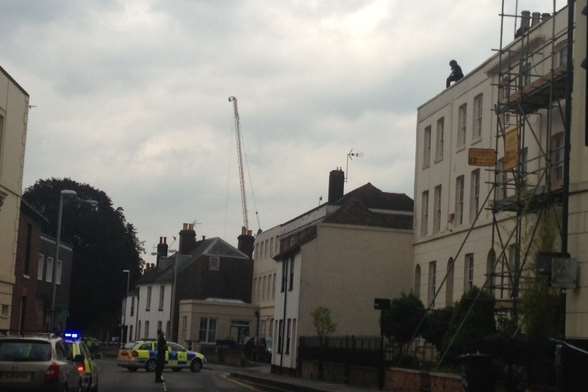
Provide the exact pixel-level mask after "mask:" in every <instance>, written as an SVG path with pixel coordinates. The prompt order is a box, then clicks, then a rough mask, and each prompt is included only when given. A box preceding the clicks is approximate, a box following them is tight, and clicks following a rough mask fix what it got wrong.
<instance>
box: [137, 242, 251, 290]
mask: <svg viewBox="0 0 588 392" xmlns="http://www.w3.org/2000/svg"><path fill="white" fill-rule="evenodd" d="M202 255H218V256H221V257H227V258H234V259H244V260H249V258H248V257H247V255H246V254H244V253H243V252H241V251H240V250H238V249H236V248H235V247H234V246H232V245H231V244H229V243H227V242H226V241H224V240H223V239H222V238H219V237H212V238H207V239H205V240H201V241H197V242H196V247H195V248H194V249H193V250H192V253H191V254H190V255H185V256H184V257H180V258H179V260H178V270H177V273H181V272H182V271H183V270H184V269H186V268H187V267H188V266H189V265H190V264H192V263H193V262H194V261H196V260H198V259H199V258H200V256H202ZM175 262H176V255H175V253H174V254H173V255H170V256H168V257H166V258H165V259H164V260H163V263H162V261H161V260H160V262H159V263H160V267H156V268H153V269H151V270H146V271H145V272H144V273H143V276H142V277H141V278H140V279H139V281H138V282H137V284H138V285H141V284H149V283H166V282H172V281H173V278H174V263H175Z"/></svg>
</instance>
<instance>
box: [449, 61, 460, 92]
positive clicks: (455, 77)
mask: <svg viewBox="0 0 588 392" xmlns="http://www.w3.org/2000/svg"><path fill="white" fill-rule="evenodd" d="M449 66H450V67H451V74H449V77H448V78H447V81H446V85H445V87H447V88H449V86H451V82H458V81H460V80H461V79H463V72H462V70H461V67H460V66H459V64H457V61H455V60H451V61H450V62H449Z"/></svg>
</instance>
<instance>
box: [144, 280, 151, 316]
mask: <svg viewBox="0 0 588 392" xmlns="http://www.w3.org/2000/svg"><path fill="white" fill-rule="evenodd" d="M151 291H152V289H151V286H147V300H146V301H145V311H147V312H149V311H150V310H151Z"/></svg>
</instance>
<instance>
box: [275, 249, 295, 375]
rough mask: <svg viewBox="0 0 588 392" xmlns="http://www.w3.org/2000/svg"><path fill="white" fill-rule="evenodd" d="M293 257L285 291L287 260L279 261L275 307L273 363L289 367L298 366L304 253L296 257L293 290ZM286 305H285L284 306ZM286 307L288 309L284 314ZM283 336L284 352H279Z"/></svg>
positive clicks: (289, 262)
mask: <svg viewBox="0 0 588 392" xmlns="http://www.w3.org/2000/svg"><path fill="white" fill-rule="evenodd" d="M290 260H291V259H288V262H287V263H286V264H288V270H287V274H288V275H287V279H286V283H287V284H286V287H285V288H284V292H282V291H281V284H282V281H281V279H282V271H283V268H284V265H285V262H284V261H282V262H280V263H279V269H278V271H279V273H278V278H277V281H276V305H275V307H274V320H275V321H274V338H273V353H272V365H275V366H282V367H287V368H296V353H297V346H298V344H297V341H298V323H299V320H300V314H299V308H300V282H301V280H300V277H301V270H302V263H303V260H302V254H301V253H297V254H296V255H295V256H294V257H293V260H294V280H293V285H292V290H290V285H289V284H290V277H289V273H290V272H289V271H290V270H289V268H290V266H291V261H290ZM284 305H285V306H284ZM284 309H285V310H286V312H285V314H284ZM280 320H283V322H284V324H283V325H284V327H283V328H282V332H280V330H279V325H280V323H279V321H280ZM288 320H290V347H289V353H288V354H286V343H287V339H286V337H287V335H288ZM280 334H281V335H282V336H283V347H284V350H283V353H282V354H280V353H279V352H278V349H279V347H278V344H279V336H280Z"/></svg>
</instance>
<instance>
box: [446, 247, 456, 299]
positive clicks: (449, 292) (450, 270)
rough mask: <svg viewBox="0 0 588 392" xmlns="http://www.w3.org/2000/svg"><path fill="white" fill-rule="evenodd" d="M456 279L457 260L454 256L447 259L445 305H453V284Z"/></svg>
mask: <svg viewBox="0 0 588 392" xmlns="http://www.w3.org/2000/svg"><path fill="white" fill-rule="evenodd" d="M454 280H455V261H454V260H453V258H452V257H450V258H449V260H447V279H446V282H445V306H446V307H447V306H451V305H453V285H454Z"/></svg>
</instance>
